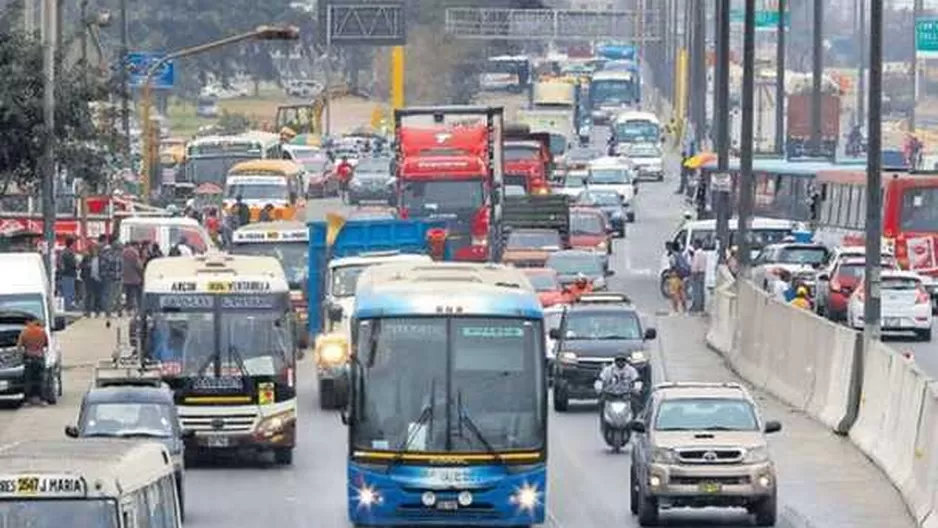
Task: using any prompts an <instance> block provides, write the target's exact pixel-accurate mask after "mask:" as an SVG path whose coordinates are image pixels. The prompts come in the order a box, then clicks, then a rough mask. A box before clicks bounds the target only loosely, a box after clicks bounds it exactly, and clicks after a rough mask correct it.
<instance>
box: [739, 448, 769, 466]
mask: <svg viewBox="0 0 938 528" xmlns="http://www.w3.org/2000/svg"><path fill="white" fill-rule="evenodd" d="M768 460H769V450H768V448H765V447H754V448H752V449H749V450H747V451H746V456H745V457H744V458H743V463H746V464H758V463H760V462H767V461H768Z"/></svg>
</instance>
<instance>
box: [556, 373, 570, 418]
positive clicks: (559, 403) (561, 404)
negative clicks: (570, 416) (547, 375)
mask: <svg viewBox="0 0 938 528" xmlns="http://www.w3.org/2000/svg"><path fill="white" fill-rule="evenodd" d="M553 392H554V410H555V411H557V412H567V409H568V408H569V407H570V398H569V397H568V396H567V391H565V390H563V389H562V388H560V387H558V386H557V381H556V380H555V381H554V390H553Z"/></svg>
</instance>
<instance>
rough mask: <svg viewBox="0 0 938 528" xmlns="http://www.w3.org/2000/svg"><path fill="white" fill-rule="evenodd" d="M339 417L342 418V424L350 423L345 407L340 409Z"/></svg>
mask: <svg viewBox="0 0 938 528" xmlns="http://www.w3.org/2000/svg"><path fill="white" fill-rule="evenodd" d="M339 419H340V420H342V425H348V424H349V417H348V411H346V410H345V409H342V410H341V411H339Z"/></svg>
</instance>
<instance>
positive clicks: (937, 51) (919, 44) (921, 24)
mask: <svg viewBox="0 0 938 528" xmlns="http://www.w3.org/2000/svg"><path fill="white" fill-rule="evenodd" d="M915 52H916V54H917V55H918V56H919V57H923V58H934V57H938V18H935V17H920V18H919V19H918V20H916V21H915Z"/></svg>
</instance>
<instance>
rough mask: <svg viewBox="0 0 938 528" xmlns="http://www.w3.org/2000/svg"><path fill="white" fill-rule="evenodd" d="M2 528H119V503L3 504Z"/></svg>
mask: <svg viewBox="0 0 938 528" xmlns="http://www.w3.org/2000/svg"><path fill="white" fill-rule="evenodd" d="M0 526H3V527H6V526H11V527H12V526H20V527H27V526H35V527H37V528H52V527H54V526H75V527H79V526H80V527H81V528H117V504H116V503H115V502H114V501H112V500H88V499H73V500H22V501H7V500H3V501H0Z"/></svg>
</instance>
